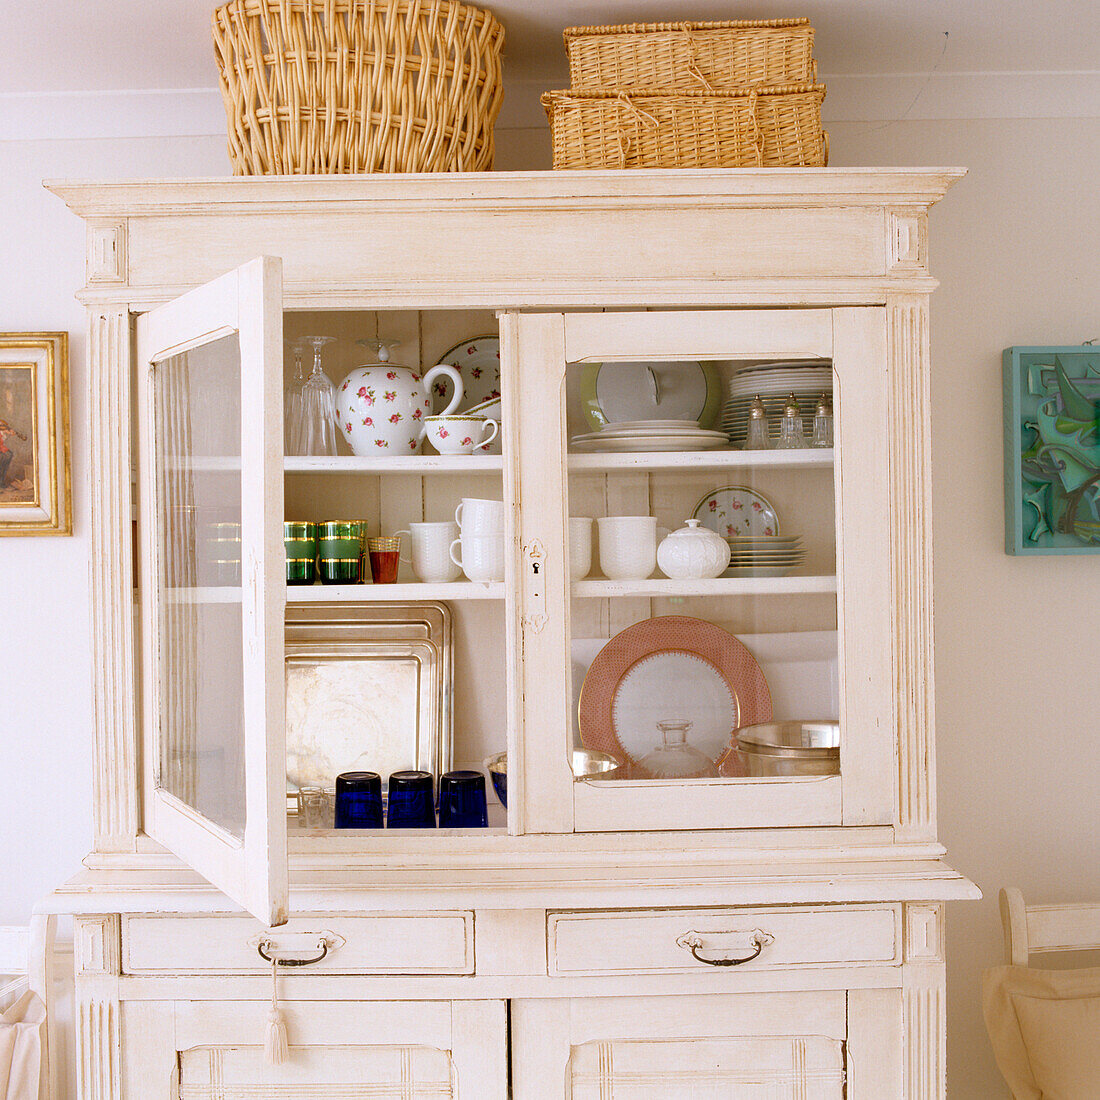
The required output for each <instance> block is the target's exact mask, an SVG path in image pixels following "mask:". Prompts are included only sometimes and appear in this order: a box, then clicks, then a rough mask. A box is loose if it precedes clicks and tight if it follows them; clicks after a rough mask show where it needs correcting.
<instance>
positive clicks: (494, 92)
mask: <svg viewBox="0 0 1100 1100" xmlns="http://www.w3.org/2000/svg"><path fill="white" fill-rule="evenodd" d="M213 32H214V52H215V53H216V55H217V59H218V67H219V69H220V71H221V85H222V97H223V99H224V100H225V109H226V114H227V116H228V120H229V155H230V159H231V160H232V162H233V171H234V173H235V174H236V175H266V174H283V173H286V174H308V173H327V172H463V171H481V170H488V169H490V168H492V166H493V124H494V122H495V121H496V117H497V114H498V113H499V111H500V103H501V95H502V88H501V59H500V55H501V47H502V46H503V43H504V28H503V27H501V25H500V24H499V23H498V22H497V21H496V19H494V18H493V16H492V15H491V14H490V13H489V12H486V11H481V10H479V9H478V8H473V7H470V6H468V5H466V4H460V3H456V2H454V0H423V2H421V0H231V3H228V4H224V5H223V6H222V7H219V8H218V9H216V10H215V12H214V16H213Z"/></svg>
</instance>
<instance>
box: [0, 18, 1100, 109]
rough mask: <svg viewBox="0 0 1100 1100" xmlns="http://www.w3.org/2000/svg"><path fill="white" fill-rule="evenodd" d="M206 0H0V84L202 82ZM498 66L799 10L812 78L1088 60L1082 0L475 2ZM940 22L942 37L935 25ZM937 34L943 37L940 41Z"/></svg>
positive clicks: (68, 86) (1091, 37) (538, 70)
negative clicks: (487, 20) (597, 41)
mask: <svg viewBox="0 0 1100 1100" xmlns="http://www.w3.org/2000/svg"><path fill="white" fill-rule="evenodd" d="M215 6H216V4H215V3H214V2H213V0H53V2H51V3H46V2H45V0H0V26H3V27H4V28H5V34H4V35H3V38H2V39H0V94H4V93H9V94H10V93H16V94H19V93H22V94H35V93H38V94H41V93H50V92H62V91H107V90H121V89H181V88H213V87H214V86H216V84H217V79H218V78H217V69H216V67H215V63H214V57H213V50H212V47H211V40H210V29H209V19H210V13H211V11H212V10H213V9H214V7H215ZM486 6H487V7H489V8H491V9H492V11H493V12H494V13H495V14H496V15H497V16H498V17H499V18H500V20H501V22H503V23H504V26H505V28H506V32H507V37H506V40H505V59H506V69H505V72H506V75H507V76H508V77H510V78H511V79H514V80H523V79H526V80H545V81H546V83H547V85H548V86H550V85H553V84H560V83H561V80H562V77H563V74H564V72H565V53H564V48H563V46H562V41H561V29H562V28H563V27H567V26H573V25H577V24H588V23H621V22H635V21H650V20H674V19H757V18H768V19H770V18H780V17H784V16H793V15H799V16H801V15H807V16H809V17H810V18H811V19H812V21H813V24H814V26H815V28H816V31H817V34H816V39H815V53H816V56H817V58H818V70H819V72H820V73H821V74H822V75H823V76H828V75H832V74H835V75H840V74H845V73H868V74H870V73H876V74H879V73H880V74H889V73H926V72H929V71H931V70H933V69H935V70H937V71H938V72H941V73H955V72H970V73H974V72H1020V71H1026V72H1042V71H1061V72H1064V71H1073V70H1077V71H1096V70H1097V69H1098V68H1100V62H1098V60H1097V59H1098V57H1100V9H1098V7H1097V3H1096V0H1049V2H1043V0H797V2H796V3H790V2H789V0H788V2H785V3H783V4H779V3H777V2H776V0H742V2H739V3H719V2H715V0H488V3H487V4H486ZM945 32H948V37H947V38H946V39H945V37H944V33H945ZM945 43H946V48H945Z"/></svg>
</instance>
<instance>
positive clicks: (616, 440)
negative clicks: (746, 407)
mask: <svg viewBox="0 0 1100 1100" xmlns="http://www.w3.org/2000/svg"><path fill="white" fill-rule="evenodd" d="M570 444H571V445H572V448H573V450H574V451H575V452H578V453H580V454H588V453H600V452H603V453H625V452H629V451H713V450H716V449H718V448H719V447H728V446H729V439H728V437H727V435H726V433H725V432H724V431H721V432H715V431H708V430H707V429H705V428H700V427H699V425H698V423H697V422H696V421H694V420H620V421H618V422H616V423H614V424H606V425H604V427H602V428H601V429H600V430H599V431H598V432H584V433H583V434H581V435H575V436H573V438H572V439H571V440H570Z"/></svg>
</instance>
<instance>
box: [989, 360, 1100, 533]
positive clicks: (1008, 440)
mask: <svg viewBox="0 0 1100 1100" xmlns="http://www.w3.org/2000/svg"><path fill="white" fill-rule="evenodd" d="M1002 362H1003V366H1004V402H1005V406H1004V409H1005V411H1004V435H1005V550H1006V552H1007V553H1009V554H1095V553H1100V434H1098V433H1100V347H1097V348H1093V347H1092V346H1090V345H1075V346H1071V347H1014V348H1005V350H1004V354H1003V356H1002Z"/></svg>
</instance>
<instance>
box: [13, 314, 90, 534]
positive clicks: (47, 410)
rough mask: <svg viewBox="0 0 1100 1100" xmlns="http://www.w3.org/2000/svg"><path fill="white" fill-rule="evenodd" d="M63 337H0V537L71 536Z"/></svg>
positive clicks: (66, 344)
mask: <svg viewBox="0 0 1100 1100" xmlns="http://www.w3.org/2000/svg"><path fill="white" fill-rule="evenodd" d="M72 532H73V513H72V470H71V459H70V438H69V334H68V333H67V332H8V333H0V535H19V536H28V535H71V534H72Z"/></svg>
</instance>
